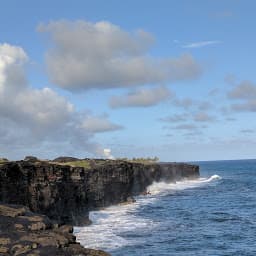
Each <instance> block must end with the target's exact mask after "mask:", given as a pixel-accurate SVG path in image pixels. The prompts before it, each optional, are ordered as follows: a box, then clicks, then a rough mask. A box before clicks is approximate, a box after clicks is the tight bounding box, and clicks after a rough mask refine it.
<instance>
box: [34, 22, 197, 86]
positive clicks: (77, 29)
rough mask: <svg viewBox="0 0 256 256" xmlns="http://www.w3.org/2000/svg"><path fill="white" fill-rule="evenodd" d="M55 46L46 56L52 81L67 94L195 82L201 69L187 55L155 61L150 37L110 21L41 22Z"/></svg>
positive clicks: (152, 40)
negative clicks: (191, 80) (97, 89)
mask: <svg viewBox="0 0 256 256" xmlns="http://www.w3.org/2000/svg"><path fill="white" fill-rule="evenodd" d="M38 30H39V31H40V32H46V33H49V35H50V38H51V39H52V42H53V48H52V49H50V50H49V51H48V53H47V59H46V62H47V66H48V71H49V75H50V78H51V79H52V81H53V82H54V83H55V84H57V85H59V86H60V87H62V88H65V89H68V90H85V89H90V88H114V87H130V86H138V85H145V84H156V83H159V82H162V81H178V80H186V79H195V78H197V77H198V76H199V75H200V74H201V67H200V66H199V65H198V63H197V62H196V61H195V60H194V58H193V57H192V56H191V55H189V54H186V55H182V56H180V57H178V58H155V57H151V56H150V55H149V54H148V51H149V49H150V47H151V46H152V44H153V42H154V38H153V36H152V35H151V34H149V33H147V32H145V31H143V30H138V31H135V32H133V33H130V32H126V31H124V30H122V29H121V28H120V27H118V26H116V25H114V24H112V23H110V22H107V21H102V22H97V23H90V22H86V21H74V22H71V21H65V20H62V21H55V22H50V23H48V24H41V25H39V27H38Z"/></svg>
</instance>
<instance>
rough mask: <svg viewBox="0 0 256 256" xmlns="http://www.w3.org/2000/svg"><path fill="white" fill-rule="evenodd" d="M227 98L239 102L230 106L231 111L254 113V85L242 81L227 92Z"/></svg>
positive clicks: (255, 109) (255, 99)
mask: <svg viewBox="0 0 256 256" xmlns="http://www.w3.org/2000/svg"><path fill="white" fill-rule="evenodd" d="M227 97H228V98H229V99H231V100H237V101H239V102H237V103H234V104H231V106H230V109H231V110H232V111H235V112H236V111H249V112H256V85H255V84H253V83H252V82H250V81H243V82H241V83H240V84H238V85H237V86H236V87H234V88H233V89H232V90H231V91H229V92H228V94H227Z"/></svg>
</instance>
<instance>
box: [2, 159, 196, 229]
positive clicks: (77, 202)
mask: <svg viewBox="0 0 256 256" xmlns="http://www.w3.org/2000/svg"><path fill="white" fill-rule="evenodd" d="M198 176H199V168H198V166H194V165H187V164H176V163H165V164H140V163H130V162H125V161H106V162H104V164H100V165H98V166H95V167H92V168H89V169H85V168H82V167H71V166H68V165H60V164H55V163H51V162H45V161H17V162H7V163H5V164H2V165H0V201H1V202H4V203H10V204H22V205H25V206H28V207H29V209H30V210H32V211H34V212H38V213H42V214H45V215H47V216H48V217H49V218H51V219H52V220H56V221H57V222H58V223H73V224H76V225H78V224H84V223H87V222H88V221H89V219H88V213H89V210H92V209H96V208H99V207H105V206H109V205H112V204H116V203H121V202H125V201H127V199H128V198H129V197H131V196H134V195H138V194H140V193H142V192H143V191H145V190H146V188H147V186H148V185H150V184H152V183H153V182H154V181H160V180H166V181H168V182H175V181H176V180H180V179H182V178H196V177H198Z"/></svg>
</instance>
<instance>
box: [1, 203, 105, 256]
mask: <svg viewBox="0 0 256 256" xmlns="http://www.w3.org/2000/svg"><path fill="white" fill-rule="evenodd" d="M72 232H73V228H72V226H69V225H62V226H59V225H57V224H53V223H52V222H51V221H50V219H49V218H48V217H47V216H45V215H40V214H35V213H32V212H31V211H29V210H28V208H27V207H24V206H18V205H4V204H0V255H5V256H8V255H14V256H16V255H17V256H18V255H28V256H39V255H40V256H49V255H52V256H55V255H56V256H58V255H63V256H64V255H65V256H69V255H70V256H71V255H72V256H109V254H108V253H106V252H103V251H100V250H92V249H86V248H83V247H82V246H81V245H80V244H79V243H76V238H75V236H74V235H73V234H72Z"/></svg>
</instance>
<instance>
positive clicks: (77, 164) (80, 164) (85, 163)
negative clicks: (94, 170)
mask: <svg viewBox="0 0 256 256" xmlns="http://www.w3.org/2000/svg"><path fill="white" fill-rule="evenodd" d="M56 164H58V165H69V166H72V167H83V168H85V169H90V168H91V164H90V161H88V160H79V161H71V162H65V163H58V162H56Z"/></svg>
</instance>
